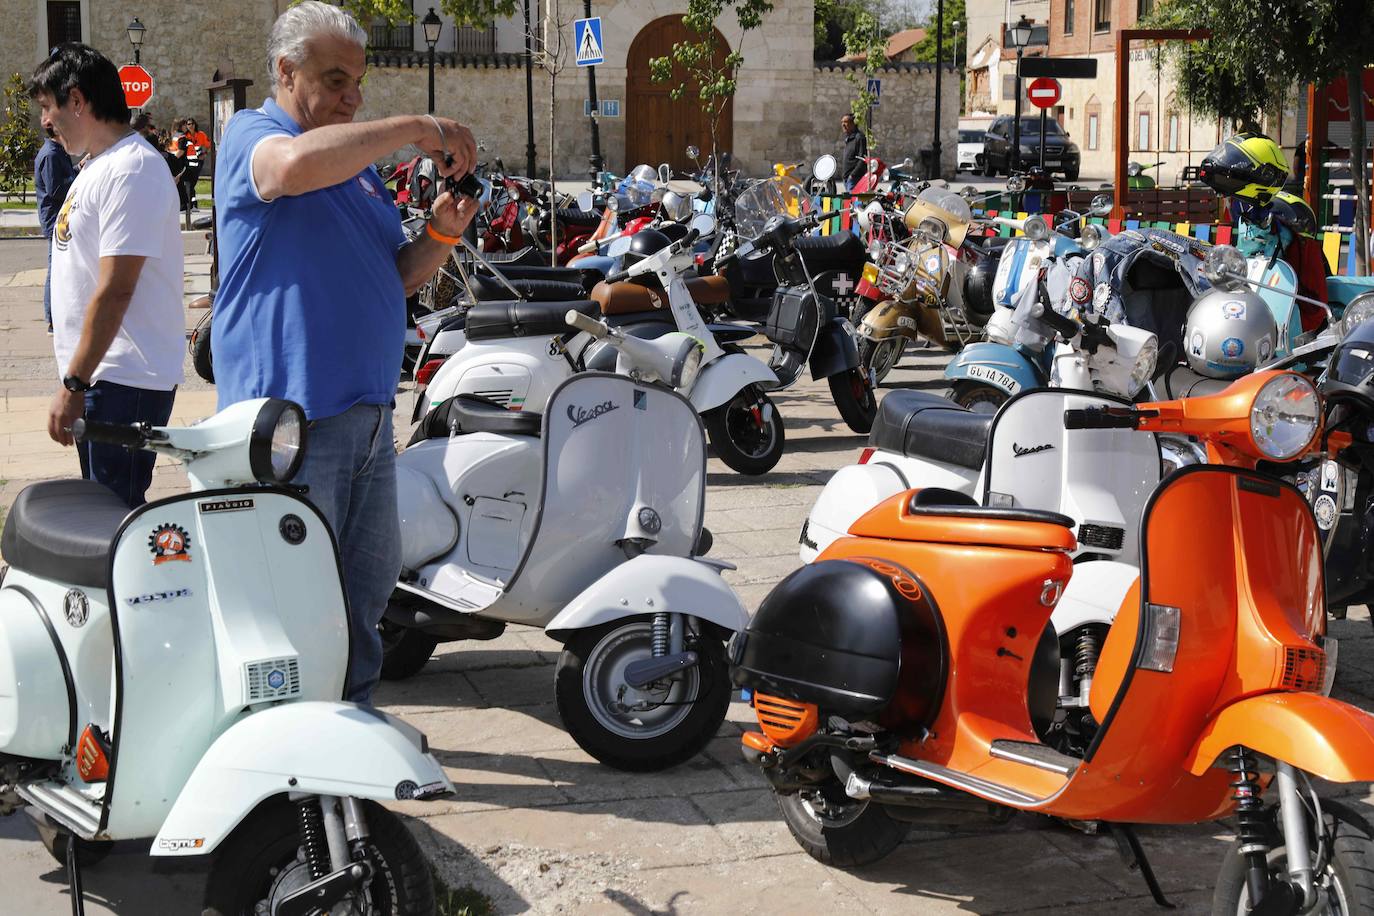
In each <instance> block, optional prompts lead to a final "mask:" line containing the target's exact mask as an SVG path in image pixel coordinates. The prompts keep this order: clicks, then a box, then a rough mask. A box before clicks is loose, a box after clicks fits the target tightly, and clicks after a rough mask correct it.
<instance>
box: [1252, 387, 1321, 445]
mask: <svg viewBox="0 0 1374 916" xmlns="http://www.w3.org/2000/svg"><path fill="white" fill-rule="evenodd" d="M1321 415H1322V407H1321V399H1320V398H1319V397H1318V396H1317V389H1316V388H1314V387H1312V383H1311V382H1309V381H1308V380H1307V379H1305V378H1303V377H1302V376H1301V375H1297V374H1294V373H1284V374H1283V375H1280V376H1278V377H1276V378H1272V379H1270V380H1269V381H1267V382H1265V383H1264V386H1263V387H1262V388H1260V390H1259V393H1258V394H1257V395H1255V402H1254V403H1253V404H1252V405H1250V435H1251V437H1252V438H1253V439H1254V440H1255V446H1256V447H1257V448H1258V449H1259V450H1260V453H1261V454H1263V455H1264V457H1266V458H1268V459H1270V460H1272V461H1288V460H1289V459H1291V458H1295V457H1297V456H1298V455H1300V454H1302V452H1303V451H1304V450H1305V449H1306V448H1307V446H1308V445H1310V444H1311V442H1312V437H1313V436H1315V435H1316V434H1317V426H1318V425H1319V424H1320V422H1321Z"/></svg>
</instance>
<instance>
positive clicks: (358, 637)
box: [211, 0, 478, 704]
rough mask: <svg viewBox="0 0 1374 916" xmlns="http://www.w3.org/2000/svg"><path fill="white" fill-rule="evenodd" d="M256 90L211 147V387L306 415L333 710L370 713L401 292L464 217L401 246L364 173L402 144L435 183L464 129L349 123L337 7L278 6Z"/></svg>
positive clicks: (389, 502)
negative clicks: (214, 273)
mask: <svg viewBox="0 0 1374 916" xmlns="http://www.w3.org/2000/svg"><path fill="white" fill-rule="evenodd" d="M267 59H268V68H269V71H268V72H269V73H270V74H271V78H272V83H271V86H272V94H271V96H270V97H269V98H268V99H267V101H265V102H264V103H263V105H262V107H261V108H258V109H248V110H245V111H240V112H238V113H237V114H235V115H234V116H233V118H231V119H230V121H229V124H228V126H227V127H226V129H225V131H224V134H223V136H222V137H221V139H220V144H219V150H218V154H217V155H218V161H217V163H216V174H215V218H216V234H217V237H218V240H219V256H220V262H219V263H220V285H219V290H218V291H217V292H216V294H215V304H214V310H215V311H214V322H215V333H214V336H213V337H212V338H211V340H212V347H213V349H214V363H215V384H216V387H217V388H218V389H219V403H220V407H221V408H223V407H227V406H228V405H230V404H233V403H234V402H236V401H241V400H246V399H248V398H258V397H278V398H288V399H290V400H292V401H295V402H296V403H298V404H300V405H301V407H303V408H304V409H305V414H306V417H307V418H308V419H309V421H310V431H309V441H310V448H309V449H307V450H306V453H305V459H304V461H303V463H302V465H301V469H300V472H299V473H298V474H297V476H296V480H295V482H296V483H299V484H304V485H306V486H308V487H310V501H311V502H313V503H314V504H315V505H316V506H318V507H319V509H320V511H321V512H322V513H323V514H324V517H325V519H326V520H327V521H328V522H329V525H330V527H331V528H333V530H334V532H335V534H336V535H337V537H338V542H339V552H340V556H341V559H342V565H343V570H344V583H345V587H346V590H347V594H348V605H349V630H350V632H351V634H352V647H353V651H352V655H351V658H350V660H349V670H348V688H347V694H346V695H347V697H348V699H349V700H351V701H353V702H356V703H364V704H366V703H370V702H371V698H372V691H373V689H374V687H375V686H376V684H377V680H378V677H379V676H380V674H381V667H382V641H381V636H380V634H379V633H378V632H377V624H378V622H379V621H380V620H381V618H382V614H383V613H384V612H385V610H386V605H387V601H388V599H389V598H390V596H391V592H392V590H393V589H394V588H395V587H396V579H397V577H398V576H399V575H400V572H401V554H400V540H401V531H400V522H399V516H398V511H397V506H396V446H395V441H394V436H393V433H392V425H391V413H392V408H393V407H394V405H395V397H396V386H397V383H398V382H399V380H400V375H401V355H402V352H403V350H404V348H405V327H406V312H405V299H406V294H407V293H410V292H414V291H415V290H417V289H419V288H420V287H421V286H422V285H424V284H425V283H426V282H428V281H429V279H430V278H431V277H433V276H434V274H435V272H436V271H437V270H438V269H439V267H440V265H442V264H443V263H444V261H445V260H446V259H447V258H448V257H449V256H450V255H451V254H452V252H453V246H454V245H456V244H458V240H459V239H458V237H459V236H461V235H462V233H463V230H464V229H465V228H466V227H467V225H468V223H469V222H471V220H472V218H473V216H474V215H476V213H477V207H478V204H477V202H476V201H474V200H472V199H471V198H469V197H459V196H456V195H454V194H453V193H451V192H449V191H444V192H443V193H441V194H440V195H439V196H438V197H437V198H436V199H435V201H434V205H433V207H432V209H431V217H430V220H429V222H428V224H427V225H426V227H425V231H424V232H421V233H420V234H419V236H418V237H417V238H416V239H415V240H413V241H410V240H407V239H406V236H405V233H404V232H403V231H402V230H401V219H400V215H399V213H398V212H397V210H396V206H395V204H394V203H393V202H392V200H391V195H390V194H388V193H387V189H386V185H385V184H383V183H382V179H381V176H380V175H378V174H377V170H376V169H375V168H373V167H372V163H373V162H376V161H377V160H379V159H385V158H387V157H388V156H391V155H393V154H394V153H396V152H397V151H399V150H401V149H404V148H405V147H407V146H409V145H412V144H413V145H415V146H417V147H418V148H419V149H420V151H421V152H422V153H424V154H425V155H426V156H428V157H430V158H431V159H433V160H434V162H435V163H436V169H437V171H438V173H439V175H440V176H441V177H448V176H462V175H464V174H466V173H468V172H470V171H471V170H472V169H473V167H474V166H475V165H476V163H477V144H476V142H475V141H474V140H473V137H472V132H471V131H469V130H468V129H467V128H466V127H464V126H463V125H461V124H459V123H458V122H457V121H453V120H450V119H448V118H439V117H435V116H433V115H400V116H394V117H388V118H378V119H376V120H369V121H360V122H355V121H354V116H355V115H356V114H357V111H358V109H359V108H360V107H361V106H362V103H363V97H362V91H361V86H362V82H363V75H364V74H365V73H366V72H367V32H366V31H365V30H364V29H363V28H362V26H360V25H358V23H357V21H356V20H355V19H354V18H353V17H352V16H351V15H349V14H348V13H347V12H345V11H343V10H342V9H340V8H339V7H337V6H334V5H331V4H327V3H320V2H318V0H306V2H303V3H298V4H295V5H293V6H291V7H289V8H288V9H287V10H286V12H284V13H282V14H281V16H279V17H278V18H277V21H276V23H275V24H274V25H273V26H272V32H271V35H270V36H269V38H268V45H267Z"/></svg>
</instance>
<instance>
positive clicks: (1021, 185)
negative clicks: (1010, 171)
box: [1007, 175, 1026, 194]
mask: <svg viewBox="0 0 1374 916" xmlns="http://www.w3.org/2000/svg"><path fill="white" fill-rule="evenodd" d="M1024 190H1026V179H1025V178H1023V177H1022V176H1020V175H1013V176H1011V177H1010V178H1008V179H1007V193H1008V194H1020V193H1021V192H1022V191H1024Z"/></svg>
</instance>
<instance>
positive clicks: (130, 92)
mask: <svg viewBox="0 0 1374 916" xmlns="http://www.w3.org/2000/svg"><path fill="white" fill-rule="evenodd" d="M119 81H120V82H121V83H123V84H124V101H125V102H126V103H128V106H129V107H130V108H142V107H143V106H144V105H147V104H148V102H149V101H150V100H151V99H152V97H153V75H152V74H151V73H149V72H148V71H147V70H145V69H143V68H142V67H140V66H139V65H138V64H129V65H128V66H126V67H120V68H119Z"/></svg>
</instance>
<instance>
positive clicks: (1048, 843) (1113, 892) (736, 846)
mask: <svg viewBox="0 0 1374 916" xmlns="http://www.w3.org/2000/svg"><path fill="white" fill-rule="evenodd" d="M186 244H187V252H188V255H189V256H190V257H188V262H187V292H188V299H189V298H190V297H191V296H192V295H193V294H198V293H200V292H204V291H205V289H206V288H207V285H208V263H207V260H206V259H205V258H204V257H203V256H202V255H201V252H202V251H203V244H204V243H203V240H201V239H199V238H197V237H193V236H188V237H187V242H186ZM42 267H43V250H42V247H41V244H40V243H35V242H26V241H0V508H5V507H8V506H9V505H10V504H11V503H12V502H13V500H14V497H15V496H16V495H17V493H18V492H19V490H21V489H22V488H23V487H24V486H26V485H27V484H28V483H30V482H32V481H34V480H39V479H44V478H48V477H52V476H62V475H70V476H74V475H75V473H76V459H75V457H74V456H73V455H72V454H71V453H70V452H64V450H62V449H61V448H59V447H57V446H55V445H54V444H53V443H51V442H50V441H49V440H48V438H47V434H46V432H44V429H45V416H46V409H47V403H48V399H49V398H50V397H51V395H52V390H53V387H54V385H55V384H56V379H55V375H54V366H53V359H52V351H51V346H50V343H49V340H48V338H47V337H46V335H45V334H44V328H43V325H42V322H41V305H40V302H41V295H42V286H41V284H42ZM198 318H199V313H195V312H190V311H188V312H187V316H186V320H187V327H188V328H189V327H191V326H192V325H193V324H194V322H195V321H196V320H197V319H198ZM945 359H946V357H945V356H944V355H942V354H940V353H939V352H937V351H932V350H918V351H916V352H915V353H909V354H908V355H907V357H906V359H905V360H904V362H903V364H902V366H901V367H900V368H899V369H898V370H896V371H894V372H893V374H892V376H891V377H890V379H889V381H888V383H887V385H886V387H887V388H888V389H889V390H890V389H894V388H902V387H906V388H923V389H929V390H933V391H939V390H942V388H943V386H942V383H941V382H940V380H939V375H940V369H941V368H942V366H943V364H944V362H945ZM187 376H188V379H191V381H188V383H187V385H186V386H185V387H184V388H183V389H182V390H181V392H180V393H179V394H178V397H177V406H176V411H175V418H176V421H177V422H180V421H185V420H191V419H195V418H198V417H203V416H207V415H209V414H210V413H213V412H214V409H215V405H214V392H213V390H212V389H211V388H210V387H209V386H207V385H204V384H203V383H200V382H199V381H198V380H194V374H193V373H192V372H191V370H190V367H189V365H188V367H187ZM399 401H400V403H399V406H398V413H397V429H398V430H406V429H408V428H409V422H408V420H409V406H410V400H409V396H408V395H407V394H404V393H403V394H402V395H401V397H400V398H399ZM776 401H777V404H778V407H779V409H780V410H781V411H782V413H783V415H784V417H785V418H786V421H787V437H788V450H787V454H786V455H785V457H784V458H783V460H782V462H781V463H780V464H779V466H778V467H777V469H776V470H775V471H774V472H773V473H771V474H768V475H765V476H763V477H760V478H753V479H750V478H743V477H740V476H739V475H736V474H734V473H733V472H731V471H729V470H728V469H727V468H725V467H724V466H723V465H722V464H721V463H720V462H719V461H717V460H716V459H714V458H713V459H711V462H710V467H709V479H708V484H709V486H708V494H707V500H708V502H707V511H706V524H707V526H708V527H709V528H710V529H711V530H712V532H713V533H714V535H715V544H716V546H715V548H714V549H713V551H712V553H713V555H715V556H718V557H720V558H722V559H726V560H730V561H731V562H734V563H736V564H738V566H739V569H738V570H737V571H736V572H732V573H728V574H727V578H728V579H729V580H730V582H731V584H732V585H733V586H734V587H735V588H736V589H737V590H738V591H739V593H740V595H741V597H742V599H743V601H744V603H745V605H746V606H747V607H748V608H749V609H750V610H751V611H752V610H753V609H754V608H755V607H757V605H758V602H759V601H760V600H761V599H762V597H763V596H764V595H765V594H766V593H767V591H768V589H769V588H770V587H771V586H772V584H773V583H775V582H777V580H778V579H780V578H781V577H782V576H784V575H786V574H787V573H788V572H790V571H791V570H792V569H794V568H796V566H797V565H798V561H797V555H796V548H797V533H798V530H799V528H800V526H801V522H802V520H803V519H804V518H805V516H806V513H807V511H808V509H809V507H810V505H811V503H812V502H813V501H814V500H815V498H816V496H817V494H818V493H819V492H820V488H821V487H822V486H823V485H824V483H825V481H826V479H827V478H828V477H829V475H830V474H831V473H832V472H833V471H834V469H836V468H838V467H840V466H842V465H844V464H847V463H849V462H852V461H853V460H854V458H855V455H856V453H857V451H858V449H859V448H860V447H861V445H862V438H861V437H859V436H855V435H853V434H851V433H850V432H849V431H848V430H847V429H846V428H845V426H844V425H843V423H842V422H841V421H840V419H839V416H838V414H837V413H836V411H835V409H834V406H833V404H832V403H831V401H830V399H829V396H828V392H826V390H825V389H824V386H823V385H816V384H812V383H809V382H808V383H805V384H802V385H800V386H798V387H797V388H796V389H793V390H792V391H788V392H784V393H782V394H780V395H778V396H777V397H776ZM184 486H185V481H184V477H183V476H182V475H181V473H180V471H179V470H178V468H176V467H175V466H173V465H170V464H164V465H160V466H159V468H158V470H157V474H156V478H155V483H154V491H155V493H169V492H173V491H176V490H178V489H180V488H182V487H184ZM1332 633H1333V635H1335V636H1337V637H1338V638H1339V639H1340V640H1341V652H1340V669H1339V671H1338V674H1337V679H1336V684H1337V694H1338V695H1339V696H1341V697H1342V698H1344V699H1347V700H1350V701H1352V702H1355V703H1357V704H1359V705H1361V706H1363V707H1365V708H1374V630H1371V626H1370V621H1369V618H1368V614H1367V613H1366V611H1365V610H1364V609H1363V608H1361V609H1357V610H1354V611H1352V614H1351V619H1350V620H1348V621H1344V622H1336V623H1334V624H1333V626H1332ZM558 652H559V646H558V645H557V644H556V643H554V642H553V641H552V640H549V639H547V638H546V637H544V635H543V634H542V633H541V632H540V631H538V630H533V629H528V628H521V627H511V628H510V629H509V630H508V631H507V632H506V634H505V635H503V636H502V637H500V638H499V639H496V640H493V641H491V642H484V643H472V644H466V643H451V644H448V645H445V646H441V647H440V650H439V652H438V653H437V655H436V657H435V659H434V660H433V661H431V663H430V664H429V665H428V666H427V667H426V668H425V669H424V671H423V672H421V674H419V675H418V676H416V677H414V678H412V679H410V680H409V681H405V682H401V683H388V684H385V685H383V687H382V689H381V691H380V692H379V695H378V702H379V704H380V705H381V706H382V707H383V708H385V709H387V710H388V711H390V712H393V713H396V714H398V715H401V716H404V717H405V718H406V719H407V720H409V721H410V722H412V723H413V724H415V725H416V726H418V727H419V728H421V729H422V730H424V731H425V732H426V733H427V734H428V736H429V740H430V745H431V747H432V748H433V749H434V752H435V754H436V755H437V756H438V758H439V759H440V761H441V762H442V763H443V764H444V766H445V768H446V769H447V770H448V772H449V774H450V776H451V777H452V778H453V780H454V782H455V783H456V784H457V786H458V788H459V792H458V795H457V797H456V798H454V799H450V800H446V801H443V802H439V803H434V804H428V805H421V804H413V803H412V804H405V805H398V806H397V808H398V810H400V811H402V812H403V813H404V814H406V815H408V816H409V822H410V825H411V828H412V829H413V830H414V831H415V833H416V835H417V836H418V837H419V838H420V841H421V843H422V844H423V846H424V848H425V849H426V851H427V852H428V853H429V855H430V856H431V858H432V860H433V862H434V864H435V867H436V869H437V870H438V873H439V874H440V875H441V876H442V877H443V879H444V880H445V881H446V882H447V883H448V884H449V885H451V886H454V887H461V886H465V885H470V886H473V887H475V888H476V889H477V890H479V891H480V892H482V893H483V894H485V895H486V896H487V897H489V898H490V899H491V900H492V901H493V903H494V905H495V908H496V910H497V911H498V912H501V913H523V912H532V913H555V912H558V913H562V912H570V913H584V912H585V913H629V914H669V913H737V912H749V913H788V914H795V913H827V912H829V913H841V912H842V913H870V912H871V913H899V912H900V913H922V914H924V913H981V914H992V913H1040V912H1049V911H1053V912H1055V913H1065V914H1076V916H1077V914H1082V916H1088V914H1104V913H1111V914H1136V913H1139V914H1144V913H1153V912H1156V911H1157V910H1156V908H1155V906H1154V905H1153V903H1152V901H1151V900H1150V898H1149V896H1148V894H1147V892H1146V889H1145V886H1144V884H1143V883H1142V882H1141V880H1140V878H1139V876H1138V875H1136V874H1134V873H1131V872H1128V871H1127V870H1126V869H1125V867H1124V866H1123V865H1122V864H1121V862H1120V859H1119V858H1118V857H1117V854H1116V851H1115V844H1114V843H1113V841H1112V840H1111V839H1110V838H1109V837H1106V836H1087V835H1084V834H1082V833H1079V832H1077V831H1074V830H1071V829H1069V828H1067V827H1064V826H1062V825H1059V824H1057V823H1055V822H1051V821H1049V820H1046V819H1042V818H1033V817H1020V818H1017V819H1014V820H1013V821H1012V822H1011V823H1010V824H1008V825H1006V826H1005V827H1002V828H997V829H994V830H980V831H974V832H951V831H913V833H912V834H911V836H910V838H909V839H908V840H907V842H906V843H905V844H904V845H903V846H902V847H901V848H899V849H898V850H897V851H896V852H895V853H893V854H892V855H891V856H890V857H888V858H887V859H886V860H884V861H883V862H881V863H879V864H878V865H875V866H872V867H869V868H866V869H861V870H858V871H854V872H844V871H839V870H836V869H831V868H827V867H825V866H822V865H820V864H818V863H816V862H815V861H813V860H812V859H810V858H809V857H807V856H806V855H805V854H803V853H801V852H800V850H799V848H798V847H797V846H796V844H795V843H794V842H793V840H792V838H791V836H790V835H789V834H788V833H787V830H786V828H785V827H784V826H783V825H782V822H781V820H780V817H779V815H778V812H777V809H776V807H775V806H774V804H773V802H772V799H771V798H770V796H769V794H768V792H767V790H766V789H765V787H764V782H763V779H762V778H761V777H760V776H759V775H758V773H757V772H755V771H754V770H753V768H751V767H749V766H747V765H746V764H744V762H743V761H742V760H741V758H740V754H739V750H738V748H739V743H738V740H739V739H738V736H739V734H740V733H741V731H742V730H743V729H744V728H747V727H751V726H752V723H753V717H752V715H751V714H750V710H749V709H748V707H747V706H745V705H744V704H742V703H735V704H734V705H733V706H732V707H731V709H730V713H729V716H728V719H727V721H726V723H725V724H724V726H723V727H722V729H721V731H720V734H719V736H718V737H717V738H716V739H715V740H714V741H713V742H712V744H711V745H710V746H709V747H708V748H707V751H706V752H705V753H704V754H703V755H701V756H700V757H698V758H697V759H695V760H693V761H691V762H689V763H687V764H684V765H682V766H680V767H677V768H676V769H673V770H671V771H668V772H665V773H656V774H625V773H618V772H615V771H612V770H608V769H606V768H604V767H602V766H600V765H598V764H597V763H596V762H595V761H593V760H592V759H591V758H589V757H588V756H587V755H585V754H583V753H582V752H581V751H580V750H578V748H577V746H576V745H575V744H574V743H573V741H572V739H571V738H569V737H568V736H567V734H566V733H565V732H564V731H563V730H562V729H561V727H560V726H559V722H558V716H557V713H556V712H555V710H554V706H553V702H552V686H553V672H554V665H555V663H556V661H557V657H558ZM1332 789H1333V792H1334V793H1336V794H1343V795H1345V796H1348V797H1349V798H1350V799H1351V800H1352V801H1353V802H1354V803H1355V804H1356V805H1357V807H1359V808H1361V810H1363V811H1364V812H1365V813H1366V814H1367V815H1370V816H1374V809H1371V808H1370V807H1369V802H1370V801H1371V797H1370V795H1369V794H1368V793H1369V790H1368V787H1367V786H1364V785H1357V786H1344V787H1332ZM1141 835H1142V839H1143V841H1144V843H1145V846H1146V848H1147V850H1148V852H1149V855H1150V856H1151V859H1152V861H1153V863H1154V866H1155V869H1156V871H1157V872H1158V874H1159V876H1160V879H1161V882H1162V883H1163V886H1164V889H1165V892H1166V893H1167V894H1168V895H1169V897H1170V898H1171V899H1172V900H1173V901H1174V902H1176V903H1178V904H1179V910H1178V912H1180V913H1206V912H1210V900H1211V888H1212V886H1213V882H1214V880H1215V877H1216V873H1217V870H1218V869H1219V868H1220V864H1221V859H1222V856H1223V853H1224V852H1225V850H1226V849H1227V847H1228V844H1229V842H1230V840H1229V838H1230V836H1231V829H1230V827H1229V826H1228V825H1227V824H1225V823H1209V824H1202V825H1196V826H1192V827H1187V828H1178V829H1154V828H1149V829H1144V830H1142V831H1141ZM146 850H147V846H146V844H145V843H133V842H130V843H121V844H118V846H117V848H116V851H115V853H114V854H113V855H111V856H110V857H109V858H108V859H106V860H105V861H104V862H103V863H101V864H100V865H98V866H96V867H94V868H91V869H88V870H87V872H86V888H87V891H88V895H89V897H90V902H88V905H87V912H89V913H93V914H94V913H119V914H144V913H150V914H151V913H156V914H171V913H191V912H197V911H198V902H199V899H200V894H201V891H202V888H203V885H204V876H205V872H204V866H203V863H190V864H181V863H176V864H169V863H167V862H164V861H160V860H155V859H151V858H149V857H148V856H147V855H146ZM0 888H3V891H2V892H0V894H2V896H0V913H15V914H34V916H59V914H65V913H67V912H69V906H70V905H69V901H68V899H67V894H66V890H65V884H64V878H63V874H62V871H61V870H60V869H59V868H58V867H57V866H56V863H55V862H53V861H52V860H51V859H50V858H49V857H48V855H47V853H46V852H45V851H44V850H43V848H42V846H41V845H40V844H39V843H38V842H37V840H36V838H35V834H34V832H33V830H32V828H31V827H30V825H29V823H28V821H27V819H26V818H25V817H24V816H23V815H22V814H21V815H16V816H14V817H10V818H7V819H0Z"/></svg>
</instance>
